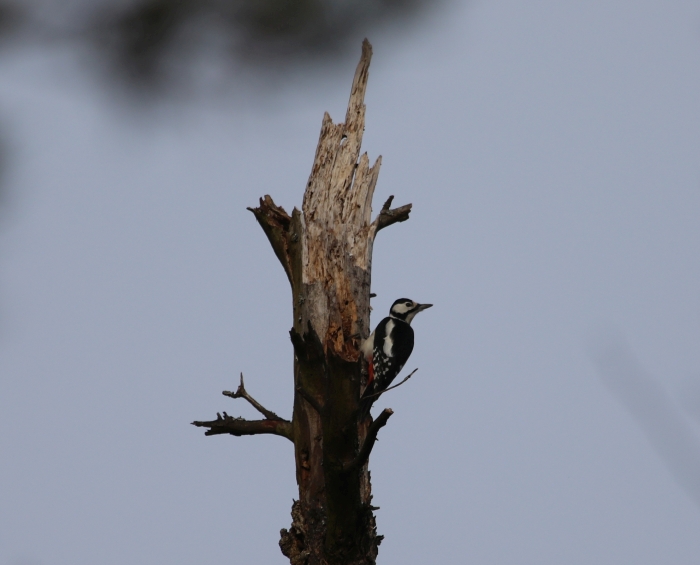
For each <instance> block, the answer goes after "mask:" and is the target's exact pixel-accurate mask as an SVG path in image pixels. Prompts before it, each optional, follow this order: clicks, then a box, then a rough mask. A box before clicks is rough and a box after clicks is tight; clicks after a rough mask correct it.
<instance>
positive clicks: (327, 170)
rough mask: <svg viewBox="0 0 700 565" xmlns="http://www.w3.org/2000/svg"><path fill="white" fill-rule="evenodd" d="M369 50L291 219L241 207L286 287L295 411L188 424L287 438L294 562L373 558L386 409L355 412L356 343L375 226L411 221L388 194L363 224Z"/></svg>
mask: <svg viewBox="0 0 700 565" xmlns="http://www.w3.org/2000/svg"><path fill="white" fill-rule="evenodd" d="M371 56H372V47H371V45H370V44H369V42H368V41H367V40H365V41H364V42H363V44H362V56H361V58H360V62H359V64H358V66H357V70H356V71H355V77H354V80H353V83H352V90H351V92H350V100H349V102H348V109H347V114H346V117H345V122H344V123H339V124H334V123H333V121H332V120H331V117H330V116H329V115H328V113H326V114H325V115H324V117H323V122H322V125H321V134H320V136H319V140H318V146H317V148H316V156H315V158H314V163H313V168H312V170H311V175H310V176H309V180H308V183H307V185H306V189H305V192H304V199H303V204H302V209H301V211H299V210H297V209H296V208H295V209H294V210H293V211H292V214H291V216H290V215H289V214H288V213H287V212H286V211H285V210H284V209H283V208H281V207H279V206H277V205H276V204H275V203H274V202H273V200H272V198H271V197H270V196H268V195H266V196H265V197H263V198H261V199H260V204H259V206H258V207H256V208H249V210H251V211H252V212H253V214H255V217H256V219H257V221H258V222H259V223H260V226H261V227H262V229H263V230H264V232H265V234H266V235H267V237H268V239H269V241H270V244H271V246H272V249H273V250H274V252H275V254H276V256H277V258H278V259H279V261H280V263H281V264H282V267H283V268H284V270H285V272H286V274H287V277H288V279H289V282H290V284H291V287H292V296H293V301H294V326H293V328H292V329H291V330H290V337H291V340H292V344H293V346H294V385H295V395H294V412H293V417H292V421H291V422H289V421H286V420H283V419H282V418H280V417H279V416H277V415H276V414H274V413H273V412H270V411H269V410H266V409H265V408H263V407H262V406H260V405H259V404H258V403H257V402H256V401H255V400H254V399H252V397H250V395H249V394H248V393H247V392H246V390H245V387H244V384H243V377H242V375H241V386H240V387H239V389H238V391H236V392H235V393H226V392H225V393H224V394H227V395H228V396H232V397H234V398H241V397H242V398H245V399H246V400H248V401H249V402H250V403H251V404H253V406H255V407H256V408H257V409H258V411H260V412H261V413H262V414H263V415H264V416H265V419H264V420H258V421H248V420H243V419H241V418H232V417H231V416H228V415H227V414H226V413H224V416H223V417H222V416H220V415H219V416H218V418H217V420H214V421H209V422H194V424H195V425H199V426H205V427H208V428H209V430H208V431H207V432H206V433H207V434H208V435H215V434H222V433H227V434H232V435H252V434H258V433H272V434H276V435H280V436H283V437H286V438H287V439H289V440H291V441H292V442H293V443H294V448H295V458H296V478H297V484H298V485H299V500H298V501H295V502H294V504H293V506H292V525H291V527H290V528H289V529H283V530H282V531H281V539H280V542H279V544H280V548H281V549H282V552H283V553H284V555H286V556H287V557H288V558H289V560H290V563H292V564H293V565H369V564H374V563H375V559H376V556H377V551H378V549H377V548H378V545H379V543H380V542H381V539H382V536H378V535H377V532H376V525H375V519H374V515H373V507H372V506H371V500H372V495H371V484H370V474H369V470H368V465H367V462H368V459H369V455H370V452H371V450H372V446H373V445H374V442H375V440H376V437H377V432H378V431H379V429H380V428H381V427H383V426H384V425H385V424H386V422H387V420H388V419H389V417H390V416H391V414H392V411H391V410H390V409H386V410H384V411H383V412H382V413H381V414H380V415H379V417H378V418H377V419H376V420H374V421H372V419H371V417H367V418H363V417H362V416H361V411H360V409H359V408H360V402H359V400H360V390H361V386H362V384H363V379H364V378H366V367H365V366H364V364H365V363H364V360H363V359H362V358H361V355H360V351H359V348H360V344H361V343H362V341H363V340H364V339H365V338H367V337H368V335H369V333H370V325H369V316H370V283H371V270H372V269H371V267H372V247H373V244H374V239H375V237H376V235H377V233H378V232H379V230H381V229H383V228H385V227H387V226H389V225H391V224H393V223H396V222H402V221H404V220H407V219H408V216H409V213H410V210H411V205H410V204H408V205H406V206H402V207H400V208H396V209H391V202H392V199H393V197H390V198H389V200H388V201H387V202H386V203H385V204H384V206H383V208H382V209H381V211H380V213H379V214H378V216H377V218H376V219H375V220H374V221H372V218H371V214H372V197H373V194H374V188H375V186H376V183H377V177H378V175H379V168H380V165H381V157H379V158H378V159H377V160H376V162H375V163H374V165H373V166H371V167H370V166H369V159H368V157H367V154H366V153H364V154H363V155H362V156H360V146H361V144H362V134H363V132H364V127H365V104H364V96H365V90H366V87H367V78H368V70H369V64H370V59H371Z"/></svg>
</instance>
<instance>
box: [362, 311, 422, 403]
mask: <svg viewBox="0 0 700 565" xmlns="http://www.w3.org/2000/svg"><path fill="white" fill-rule="evenodd" d="M431 306H432V304H418V303H417V302H414V301H413V300H409V299H408V298H399V299H398V300H397V301H396V302H394V303H393V304H392V305H391V310H389V317H388V318H384V319H383V320H382V321H381V322H379V324H378V325H377V327H376V328H375V330H374V331H373V332H372V335H370V336H369V337H368V338H367V339H366V340H365V341H364V342H363V344H362V348H361V349H362V354H363V355H364V357H365V359H366V360H367V363H368V368H369V377H368V379H367V386H366V387H365V389H364V391H363V392H362V398H363V399H367V400H368V401H369V400H374V398H368V397H374V396H375V395H376V394H377V393H378V392H381V391H384V390H386V389H387V388H388V387H389V385H390V384H391V381H393V380H394V379H395V378H396V375H398V374H399V372H401V369H403V366H404V365H405V364H406V361H408V358H409V357H410V355H411V351H413V328H412V327H411V322H412V321H413V318H415V316H416V314H418V312H421V311H423V310H425V309H426V308H430V307H431ZM369 406H371V402H369V403H365V410H368V409H369Z"/></svg>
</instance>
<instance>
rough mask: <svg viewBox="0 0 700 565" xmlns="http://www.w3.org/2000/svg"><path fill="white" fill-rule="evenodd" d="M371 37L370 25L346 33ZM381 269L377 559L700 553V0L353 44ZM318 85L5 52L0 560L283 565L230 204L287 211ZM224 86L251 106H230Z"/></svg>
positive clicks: (500, 8) (0, 95) (320, 76)
mask: <svg viewBox="0 0 700 565" xmlns="http://www.w3.org/2000/svg"><path fill="white" fill-rule="evenodd" d="M360 31H362V30H360ZM367 33H369V34H370V36H369V39H370V41H372V43H373V46H374V59H373V61H372V66H371V69H370V81H369V87H368V91H367V98H366V103H367V121H366V132H365V138H364V148H365V149H366V150H367V151H368V152H369V155H370V159H374V158H375V157H376V156H377V155H379V154H381V155H383V165H382V171H381V174H380V177H379V182H378V187H377V194H376V202H375V210H377V209H378V208H379V207H380V205H381V203H382V202H383V201H384V200H385V199H386V197H387V196H388V195H389V194H395V195H396V200H395V204H397V205H401V204H404V203H407V202H412V203H413V206H414V207H413V212H412V214H411V219H410V221H409V222H406V223H403V224H399V225H395V226H393V227H392V228H390V229H387V230H385V231H383V232H382V233H381V234H380V236H379V238H378V240H377V244H376V245H375V253H374V263H373V266H374V270H373V291H374V292H376V293H377V295H378V296H377V298H375V299H374V300H373V306H374V316H373V323H376V322H378V321H379V320H380V319H381V318H382V317H383V316H384V315H385V314H386V313H387V312H388V308H389V306H390V305H391V303H392V302H393V300H394V299H395V298H398V297H403V296H407V297H410V298H413V299H415V300H418V301H421V302H431V303H434V304H435V307H434V308H433V309H431V310H429V311H427V312H426V313H424V314H421V316H419V317H418V318H417V319H416V321H415V322H414V327H415V330H416V349H415V351H414V353H413V356H412V358H411V359H410V360H409V362H408V364H407V367H406V369H407V370H412V369H413V368H415V367H419V368H420V370H419V371H418V372H417V373H416V375H415V376H414V377H413V378H412V379H411V381H409V382H408V383H407V384H406V385H404V386H402V387H401V388H399V389H397V390H396V391H393V392H391V393H388V394H387V395H386V396H385V397H382V399H381V401H380V402H378V404H377V408H376V409H375V411H377V410H379V409H381V408H382V407H383V406H390V407H392V408H393V409H394V410H395V412H396V414H395V416H394V417H393V418H392V419H391V421H390V422H389V424H388V425H387V427H385V428H384V429H382V431H381V434H380V441H379V442H378V444H377V445H376V447H375V449H374V452H373V454H372V459H371V462H370V467H371V470H372V479H373V488H374V495H375V498H374V503H375V504H376V505H377V506H380V507H381V510H379V511H378V512H377V523H378V528H379V533H380V534H384V535H385V536H386V539H385V541H384V542H383V543H382V545H381V547H380V553H379V563H380V564H381V565H399V564H401V565H403V564H407V563H468V564H469V563H475V564H476V563H478V564H480V565H489V564H492V565H502V564H509V565H526V564H533V565H534V564H537V565H541V564H552V565H560V564H563V563H565V564H567V565H579V564H580V565H589V564H593V563H595V564H611V565H613V564H615V565H616V564H634V565H645V564H649V565H651V564H659V563H673V564H674V565H682V564H688V565H690V564H696V563H698V559H699V558H700V345H699V344H700V261H699V252H700V159H699V158H698V157H699V156H700V5H699V4H698V3H697V2H693V1H690V0H687V1H680V0H679V1H666V2H652V1H649V0H647V1H640V2H634V3H632V2H621V1H619V0H608V1H605V2H602V1H599V2H590V1H588V2H578V1H576V2H555V1H552V0H550V1H547V0H541V1H533V2H514V1H507V0H491V1H475V2H471V3H468V4H467V3H456V2H453V3H452V4H447V5H445V6H444V7H443V8H442V9H441V10H439V11H436V12H433V13H430V14H426V15H425V16H423V17H422V18H420V19H419V20H414V21H413V23H410V24H405V26H404V28H403V29H397V28H392V29H384V30H383V31H381V30H376V29H375V30H370V31H368V32H367ZM362 35H363V33H360V35H359V36H358V41H357V46H356V49H355V50H354V51H353V52H352V53H351V54H350V55H348V56H345V57H340V58H338V59H337V60H336V61H335V62H334V63H333V64H332V65H325V66H322V67H320V68H316V69H310V68H307V69H305V70H302V71H300V74H299V75H298V76H295V77H287V78H281V79H280V78H273V79H270V78H269V77H268V78H264V79H261V78H259V77H253V76H252V75H251V74H250V73H249V74H248V75H245V77H244V78H243V79H240V80H239V83H244V84H245V86H242V85H240V84H239V85H238V86H235V85H234V87H232V88H230V89H229V90H227V89H223V90H222V92H219V93H215V94H210V95H207V96H197V97H194V98H191V99H188V98H186V97H179V98H178V97H177V96H174V97H173V98H172V99H166V100H164V101H162V102H160V103H158V104H157V105H156V106H147V105H142V106H138V107H135V106H130V105H127V104H125V102H124V98H123V97H121V95H120V96H114V95H112V94H110V93H109V92H107V91H106V90H105V87H104V83H100V82H99V81H96V80H95V78H94V76H93V75H91V74H90V72H89V71H87V70H86V69H85V68H84V67H81V66H79V64H78V63H77V62H76V59H75V57H73V56H72V55H71V53H70V51H69V50H62V49H45V48H35V49H29V48H19V47H18V48H12V49H9V50H8V49H6V50H5V51H4V52H3V54H2V57H1V58H0V125H1V126H2V131H3V142H4V143H5V146H6V147H7V148H8V153H7V156H8V158H9V160H10V163H9V165H10V166H9V168H7V169H6V170H5V173H4V187H3V188H4V194H3V196H2V200H1V201H0V219H1V224H2V225H1V227H0V430H1V431H0V565H125V564H134V565H161V564H163V563H169V564H173V565H180V564H182V565H190V564H192V565H194V564H201V563H234V564H238V563H241V564H279V565H283V564H284V563H286V562H287V559H286V558H285V557H284V556H283V555H282V554H281V553H280V551H279V548H278V546H277V542H278V540H279V530H280V528H283V527H289V524H290V522H291V519H290V516H289V512H290V509H291V504H292V499H293V498H294V497H295V496H296V494H297V487H296V484H295V479H294V458H293V449H292V445H291V443H289V442H287V441H286V440H284V439H282V438H279V437H253V438H233V437H229V436H227V437H222V436H217V437H212V438H205V437H204V436H203V432H202V430H201V429H198V428H195V427H193V426H190V425H189V422H191V421H192V420H206V419H210V418H213V417H215V414H216V412H217V411H219V412H220V411H223V410H226V411H227V412H229V413H230V414H236V415H238V414H240V415H243V416H249V417H252V416H253V412H252V409H251V408H250V407H249V406H247V405H246V404H245V403H242V402H240V401H235V400H232V399H229V398H225V397H223V396H221V391H222V390H224V389H229V390H230V389H234V388H235V386H236V383H237V378H238V377H237V375H238V373H239V372H240V371H243V372H244V374H245V376H246V387H247V389H248V391H249V392H250V393H251V394H252V395H253V396H254V397H256V398H257V399H258V400H259V401H261V402H262V403H263V404H264V405H265V406H267V407H268V408H270V409H271V410H274V411H275V412H277V413H278V414H280V415H284V416H286V417H290V416H291V409H292V349H291V344H290V343H289V339H288V330H289V328H290V327H291V319H290V318H291V304H290V292H289V289H288V283H287V280H286V277H285V275H284V273H283V271H282V269H281V267H280V266H279V265H278V263H277V260H276V258H275V257H274V254H273V252H272V251H271V249H270V248H269V245H268V244H267V241H266V238H265V236H264V234H263V233H262V230H261V229H260V228H259V226H258V225H257V224H256V222H255V220H254V218H253V216H252V215H251V214H250V212H248V211H246V209H245V208H246V207H247V206H252V205H255V204H256V202H257V199H258V197H260V196H262V195H263V194H266V193H269V194H271V195H272V196H273V197H274V198H275V200H276V202H278V203H279V204H282V205H283V206H285V207H286V208H287V210H288V211H289V210H291V208H292V207H293V206H295V205H296V206H300V204H301V199H302V193H303V188H304V185H305V183H306V179H307V177H308V174H309V171H310V169H311V164H312V160H313V155H314V150H315V146H316V141H317V139H318V133H319V127H320V124H321V119H322V116H323V112H324V111H325V110H327V111H329V112H330V114H331V116H332V117H333V118H334V119H335V120H336V121H340V120H342V119H343V117H344V115H345V105H346V103H347V98H348V94H349V88H350V83H351V81H352V77H353V73H354V68H355V65H356V63H357V60H358V58H359V53H360V39H361V37H362ZM232 82H233V83H236V81H235V80H234V81H232Z"/></svg>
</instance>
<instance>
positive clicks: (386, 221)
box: [374, 194, 413, 233]
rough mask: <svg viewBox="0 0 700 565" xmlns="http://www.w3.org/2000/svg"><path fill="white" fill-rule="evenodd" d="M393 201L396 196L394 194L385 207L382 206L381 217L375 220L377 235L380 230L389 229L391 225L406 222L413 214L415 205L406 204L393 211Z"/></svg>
mask: <svg viewBox="0 0 700 565" xmlns="http://www.w3.org/2000/svg"><path fill="white" fill-rule="evenodd" d="M393 200H394V195H393V194H392V195H391V196H389V198H388V199H387V201H386V202H385V203H384V206H382V209H381V211H380V212H379V215H378V216H377V218H376V219H375V220H374V224H375V225H376V230H375V233H377V232H378V231H379V230H383V229H384V228H387V227H389V226H390V225H391V224H395V223H397V222H405V221H406V220H408V215H409V214H410V213H411V207H412V206H413V204H406V205H404V206H400V207H399V208H394V209H393V210H392V209H391V203H392V201H393Z"/></svg>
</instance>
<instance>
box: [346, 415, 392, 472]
mask: <svg viewBox="0 0 700 565" xmlns="http://www.w3.org/2000/svg"><path fill="white" fill-rule="evenodd" d="M393 413H394V411H393V410H392V409H391V408H385V409H384V410H382V413H381V414H379V416H377V419H376V420H375V421H374V422H372V424H371V425H370V427H369V429H368V430H367V437H365V441H364V443H363V444H362V447H361V448H360V451H359V452H358V453H357V457H355V459H354V460H353V461H352V462H351V463H349V464H348V465H346V466H345V470H346V471H351V470H354V469H359V468H361V467H362V466H363V465H364V464H365V463H366V462H367V460H368V459H369V454H370V453H371V452H372V448H373V447H374V442H376V441H377V434H378V433H379V430H381V429H382V428H383V427H384V426H386V423H387V422H388V421H389V418H391V416H392V414H393Z"/></svg>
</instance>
